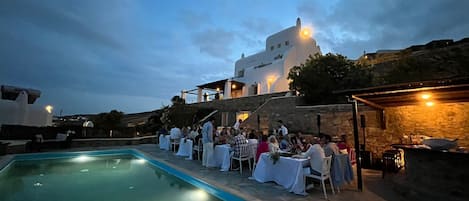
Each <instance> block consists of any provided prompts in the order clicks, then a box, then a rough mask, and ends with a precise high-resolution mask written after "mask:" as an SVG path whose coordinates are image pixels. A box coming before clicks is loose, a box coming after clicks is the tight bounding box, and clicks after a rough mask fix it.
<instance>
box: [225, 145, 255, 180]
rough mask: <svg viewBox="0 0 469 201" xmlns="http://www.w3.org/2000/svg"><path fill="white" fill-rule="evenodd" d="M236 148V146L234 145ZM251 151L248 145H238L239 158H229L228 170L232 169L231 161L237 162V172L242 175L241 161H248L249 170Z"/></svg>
mask: <svg viewBox="0 0 469 201" xmlns="http://www.w3.org/2000/svg"><path fill="white" fill-rule="evenodd" d="M235 146H236V145H235ZM250 156H251V151H250V150H249V147H248V144H240V145H239V156H235V155H234V154H233V155H232V156H231V161H230V162H231V164H230V169H233V160H238V161H239V172H240V174H243V161H248V163H249V170H251V160H250V159H251V157H250Z"/></svg>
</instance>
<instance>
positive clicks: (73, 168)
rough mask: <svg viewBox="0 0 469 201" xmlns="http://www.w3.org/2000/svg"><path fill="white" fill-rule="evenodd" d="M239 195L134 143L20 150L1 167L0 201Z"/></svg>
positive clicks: (230, 197)
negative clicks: (100, 148) (56, 150)
mask: <svg viewBox="0 0 469 201" xmlns="http://www.w3.org/2000/svg"><path fill="white" fill-rule="evenodd" d="M16 200H28V201H46V200H47V201H55V200H57V201H63V200H72V201H85V200H86V201H92V200H96V201H104V200H112V201H131V200H138V201H156V200H181V201H186V200H187V201H190V200H201V201H202V200H207V201H212V200H243V199H242V198H240V197H238V196H235V195H233V194H230V193H228V192H226V191H223V190H220V189H217V188H215V187H214V186H212V185H209V184H207V183H205V182H204V181H201V180H199V179H196V178H194V177H191V176H189V175H187V174H184V173H182V172H180V171H178V170H176V169H174V168H171V167H170V166H168V165H166V164H164V163H161V162H159V161H157V160H154V159H151V158H149V157H147V156H145V155H144V154H142V153H141V152H139V151H137V150H133V149H125V150H106V151H90V152H64V153H41V154H22V155H17V156H15V157H14V158H13V159H12V161H11V162H10V163H9V164H8V165H7V166H5V167H4V168H2V169H1V170H0V201H16Z"/></svg>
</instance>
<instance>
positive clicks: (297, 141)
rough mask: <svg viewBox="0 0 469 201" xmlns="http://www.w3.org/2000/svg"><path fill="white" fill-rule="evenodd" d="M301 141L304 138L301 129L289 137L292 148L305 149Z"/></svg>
mask: <svg viewBox="0 0 469 201" xmlns="http://www.w3.org/2000/svg"><path fill="white" fill-rule="evenodd" d="M303 141H304V138H303V136H302V133H301V131H298V132H297V133H296V134H295V135H294V136H292V137H291V138H290V143H291V145H292V148H293V149H294V150H301V151H305V147H304V144H303Z"/></svg>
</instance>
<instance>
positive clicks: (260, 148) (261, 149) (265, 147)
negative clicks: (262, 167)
mask: <svg viewBox="0 0 469 201" xmlns="http://www.w3.org/2000/svg"><path fill="white" fill-rule="evenodd" d="M265 152H269V144H268V142H267V135H261V142H260V143H259V146H258V147H257V152H256V161H259V156H260V155H261V154H262V153H265Z"/></svg>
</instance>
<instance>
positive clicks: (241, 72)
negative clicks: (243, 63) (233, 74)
mask: <svg viewBox="0 0 469 201" xmlns="http://www.w3.org/2000/svg"><path fill="white" fill-rule="evenodd" d="M237 77H244V69H243V70H240V71H238V75H237Z"/></svg>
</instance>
